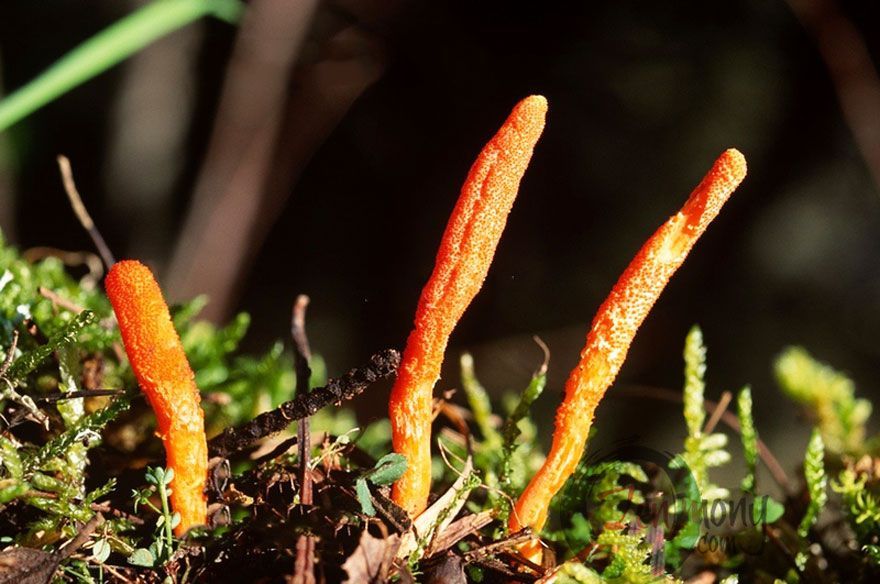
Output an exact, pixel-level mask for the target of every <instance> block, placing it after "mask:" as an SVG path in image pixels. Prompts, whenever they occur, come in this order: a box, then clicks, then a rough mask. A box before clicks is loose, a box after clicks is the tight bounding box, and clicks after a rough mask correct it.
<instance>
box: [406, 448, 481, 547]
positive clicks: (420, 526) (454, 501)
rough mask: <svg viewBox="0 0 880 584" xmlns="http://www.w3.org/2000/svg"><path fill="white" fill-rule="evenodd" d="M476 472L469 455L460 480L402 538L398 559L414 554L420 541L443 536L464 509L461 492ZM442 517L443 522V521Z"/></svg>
mask: <svg viewBox="0 0 880 584" xmlns="http://www.w3.org/2000/svg"><path fill="white" fill-rule="evenodd" d="M473 470H474V461H473V457H471V456H470V455H468V457H467V460H466V461H465V463H464V468H463V469H462V470H461V472H460V473H459V477H458V479H457V480H456V481H455V483H453V485H452V486H451V487H449V489H448V490H447V491H446V492H445V493H443V494H442V495H441V496H440V498H439V499H437V500H436V501H435V502H434V504H433V505H431V506H430V507H428V508H427V509H425V511H424V512H423V513H422V514H421V515H419V516H418V517H416V518H415V519H414V520H413V525H412V529H410V530H409V531H407V532H406V533H405V534H404V535H403V538H402V541H401V545H400V549H399V550H398V552H397V557H399V558H405V557H407V556H408V555H410V554H411V553H412V552H414V551H415V550H416V549H417V548H418V545H419V540H420V539H421V538H424V537H426V536H427V535H429V534H431V532H432V530H433V533H434V534H435V535H439V534H442V533H443V532H444V531H446V528H447V527H449V525H450V524H451V523H452V521H453V520H454V519H455V516H456V515H458V512H459V511H461V508H462V507H464V504H465V502H466V500H467V497H462V496H460V495H461V491H462V490H463V489H465V488H466V484H467V481H468V479H469V478H470V475H471V473H472V472H473ZM441 517H442V520H441Z"/></svg>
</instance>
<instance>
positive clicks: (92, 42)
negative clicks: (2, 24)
mask: <svg viewBox="0 0 880 584" xmlns="http://www.w3.org/2000/svg"><path fill="white" fill-rule="evenodd" d="M243 11H244V4H242V3H241V2H240V1H239V0H156V1H155V2H153V3H151V4H148V5H147V6H144V7H143V8H141V9H140V10H138V11H136V12H134V13H132V14H130V15H129V16H126V17H125V18H123V19H121V20H119V21H118V22H115V23H113V24H111V25H110V26H108V27H107V28H105V29H104V30H102V31H101V32H99V33H98V34H96V35H94V36H93V37H91V38H89V39H87V40H86V41H84V42H83V43H82V44H80V45H79V46H78V47H76V48H74V49H73V50H71V51H70V52H69V53H67V54H66V55H64V56H63V57H61V58H60V59H59V60H58V61H56V62H55V63H54V64H53V65H51V66H50V67H49V68H48V69H46V70H45V71H43V72H42V73H41V74H40V75H38V76H37V77H36V79H33V80H32V81H30V82H29V83H27V84H26V85H24V86H23V87H21V88H19V89H18V90H16V91H14V92H13V93H11V94H10V95H9V96H8V97H7V98H6V99H4V100H2V101H0V132H2V131H4V130H6V129H7V128H9V127H10V126H12V125H13V124H15V123H16V122H19V121H21V120H22V119H24V118H26V117H27V116H29V115H30V114H32V113H33V112H35V111H36V110H38V109H40V108H41V107H43V106H44V105H46V104H47V103H50V102H51V101H53V100H55V99H57V98H58V97H60V96H62V95H64V94H65V93H67V92H68V91H70V90H71V89H73V88H74V87H77V86H78V85H81V84H82V83H85V82H86V81H88V80H89V79H91V78H92V77H95V76H96V75H99V74H100V73H103V72H104V71H106V70H108V69H110V68H111V67H113V66H114V65H117V64H118V63H120V62H121V61H123V60H125V59H127V58H128V57H130V56H131V55H133V54H134V53H136V52H138V51H139V50H141V49H143V48H144V47H145V46H147V45H149V44H150V43H152V42H153V41H155V40H156V39H158V38H161V37H163V36H165V35H167V34H169V33H171V32H173V31H175V30H177V29H179V28H182V27H184V26H186V25H188V24H190V23H192V22H194V21H196V20H198V19H199V18H201V17H203V16H215V17H217V18H219V19H221V20H225V21H227V22H237V20H238V18H239V16H240V15H241V13H242V12H243Z"/></svg>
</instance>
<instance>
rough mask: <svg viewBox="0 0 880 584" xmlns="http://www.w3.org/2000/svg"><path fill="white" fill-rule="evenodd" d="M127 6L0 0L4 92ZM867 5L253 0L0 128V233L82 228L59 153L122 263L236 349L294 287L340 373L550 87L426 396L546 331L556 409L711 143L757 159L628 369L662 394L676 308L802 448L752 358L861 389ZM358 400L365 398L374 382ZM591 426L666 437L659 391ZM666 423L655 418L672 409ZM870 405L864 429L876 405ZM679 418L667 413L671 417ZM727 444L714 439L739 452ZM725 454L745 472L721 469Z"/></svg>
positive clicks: (399, 303)
mask: <svg viewBox="0 0 880 584" xmlns="http://www.w3.org/2000/svg"><path fill="white" fill-rule="evenodd" d="M143 4H145V2H140V1H124V2H123V1H119V0H115V1H112V2H110V1H96V0H90V1H88V2H82V1H78V2H73V1H70V0H46V1H43V2H39V3H34V2H23V1H11V2H9V1H7V2H3V3H2V5H0V78H2V88H3V90H4V91H6V92H8V91H10V90H13V89H15V88H17V87H20V86H21V85H23V84H24V83H26V82H27V81H28V80H30V79H32V78H33V77H35V76H36V75H38V74H39V73H40V72H41V71H42V70H43V69H45V68H46V67H47V66H49V65H50V64H51V63H52V62H54V61H55V60H56V59H57V58H58V57H60V56H61V55H63V54H64V53H65V52H66V51H68V50H69V49H71V48H73V47H74V46H76V45H77V44H78V43H79V42H81V41H83V40H85V39H86V38H88V37H89V36H91V35H93V34H94V33H96V32H98V31H100V30H101V29H102V28H104V27H106V26H108V25H109V24H111V23H113V22H114V21H116V20H118V19H119V18H121V17H123V16H124V15H126V14H129V13H131V12H132V11H134V10H135V9H137V8H138V7H140V6H142V5H143ZM878 17H880V7H878V3H877V2H871V1H865V0H862V1H859V0H849V1H840V0H788V1H787V2H786V1H784V0H778V1H769V2H768V1H765V0H732V1H729V2H724V3H718V2H694V1H690V2H688V1H681V2H662V3H660V2H637V1H632V0H618V1H613V2H612V1H605V2H544V3H537V2H533V3H528V4H522V5H515V4H511V3H509V2H497V1H485V2H426V1H410V2H402V1H400V0H397V1H386V2H371V1H369V0H340V1H336V2H329V1H327V2H321V1H318V0H300V1H297V2H290V1H285V0H253V1H252V2H250V3H249V7H248V10H247V12H246V13H245V15H244V17H243V19H242V21H241V22H240V24H239V25H238V26H237V27H236V26H233V25H230V24H228V23H225V22H221V21H219V20H213V19H203V20H200V21H198V22H196V23H194V24H192V25H189V26H187V27H185V28H183V29H181V30H179V31H176V32H174V33H173V34H171V35H169V36H167V37H165V38H162V39H160V40H159V41H157V42H155V43H153V44H151V45H150V46H149V47H147V48H146V49H145V50H143V51H141V52H140V53H138V54H137V55H136V56H134V57H133V58H131V59H129V60H127V61H126V62H124V63H123V64H122V65H120V66H118V67H116V68H114V69H112V70H111V71H109V72H107V73H105V74H102V75H100V76H99V77H97V78H96V79H94V80H92V81H90V82H88V83H86V84H84V85H82V86H81V87H79V88H77V89H76V90H74V91H72V92H70V93H68V94H66V95H64V96H63V97H61V98H60V99H58V100H57V101H55V102H53V103H52V104H50V105H48V106H47V107H45V108H43V109H42V110H40V111H38V112H37V113H35V114H34V115H32V116H30V117H29V118H27V119H26V120H24V121H23V122H21V123H18V124H17V125H15V126H14V127H12V128H11V129H10V130H8V131H6V132H4V133H0V227H2V230H3V233H4V237H5V238H6V240H7V241H10V242H12V243H13V244H15V245H17V246H18V247H20V248H21V249H28V248H33V247H35V246H51V247H55V248H59V249H63V250H89V251H91V250H92V246H91V243H90V241H89V240H88V238H87V237H86V235H85V233H84V232H83V230H82V229H81V228H80V226H79V224H78V223H77V221H76V219H75V217H74V215H73V213H72V212H71V211H70V209H69V207H68V204H67V201H66V199H65V197H64V194H63V190H62V188H61V183H60V180H59V176H58V172H57V167H56V163H55V157H56V155H58V154H60V153H63V154H66V155H67V156H69V157H70V159H71V161H72V163H73V168H74V173H75V175H76V178H77V182H78V186H79V189H80V191H81V193H82V194H83V198H84V200H85V202H86V204H87V206H88V208H89V209H90V211H91V213H92V215H93V217H94V218H95V220H96V222H97V224H98V226H99V227H100V229H101V231H102V232H103V234H104V237H105V238H106V239H107V241H108V243H109V245H110V247H111V248H112V249H113V250H114V252H115V253H116V255H117V257H137V258H140V259H142V260H144V261H146V262H147V263H149V264H150V265H151V266H152V267H153V268H154V269H155V270H156V272H157V273H158V274H159V278H160V280H161V282H162V284H163V286H164V287H165V289H166V291H167V294H168V296H169V299H170V300H172V301H180V300H183V299H187V298H190V297H192V296H194V295H196V294H201V293H206V294H209V295H210V297H211V299H212V301H211V304H210V305H209V307H208V309H207V311H206V313H205V316H207V317H208V318H211V319H213V320H216V321H218V322H222V321H225V320H226V319H228V318H229V317H230V315H232V314H234V313H235V312H236V311H241V310H244V311H248V312H250V313H251V314H252V316H253V325H252V328H251V332H250V333H249V335H248V337H247V346H246V347H245V348H246V349H247V350H251V351H262V350H264V349H265V348H266V347H267V346H268V345H269V344H270V343H271V342H272V341H273V340H274V339H277V338H286V337H287V334H288V332H287V331H288V324H289V314H290V307H291V302H292V300H293V298H294V297H295V295H296V294H298V293H301V292H305V293H308V294H309V295H310V296H311V297H312V305H311V307H310V312H309V332H310V336H311V341H312V346H313V349H314V350H315V351H317V352H320V353H321V354H323V355H324V356H325V358H326V359H327V362H328V367H329V370H330V373H331V374H338V373H341V372H343V371H345V370H347V369H349V368H351V367H353V366H356V365H359V364H362V363H364V362H365V361H366V360H367V358H368V356H369V355H370V354H371V353H373V352H375V351H377V350H380V349H382V348H385V347H388V346H394V347H402V345H403V343H404V341H405V339H406V335H407V334H408V332H409V329H410V325H411V321H412V316H413V312H414V309H415V305H416V302H417V299H418V295H419V292H420V290H421V287H422V285H423V284H424V283H425V281H426V279H427V277H428V275H429V274H430V272H431V269H432V266H433V258H434V253H435V251H436V246H437V244H438V242H439V238H440V235H441V233H442V231H443V229H444V227H445V223H446V219H447V217H448V213H449V211H450V210H451V209H452V206H453V204H454V202H455V200H456V197H457V195H458V190H459V188H460V186H461V183H462V181H463V179H464V177H465V175H466V174H467V171H468V168H469V166H470V164H471V162H472V161H473V159H474V158H475V156H476V154H477V152H478V151H479V149H480V148H481V147H482V145H483V144H484V143H485V141H486V140H487V139H488V138H489V137H490V136H491V135H492V134H493V133H494V131H495V130H496V129H497V128H498V126H499V125H500V123H501V122H502V121H503V119H504V118H505V117H506V115H507V114H508V112H509V111H510V109H511V107H512V106H513V105H514V104H515V103H516V101H518V100H519V99H521V98H522V97H524V96H526V95H529V94H532V93H540V94H543V95H546V96H547V98H548V100H549V102H550V112H549V117H548V125H547V128H546V130H545V133H544V136H543V138H542V140H541V142H540V143H539V145H538V147H537V150H536V153H535V156H534V159H533V161H532V164H531V167H530V169H529V171H528V172H527V174H526V177H525V179H524V181H523V183H522V188H521V191H520V195H519V199H518V201H517V204H516V206H515V208H514V211H513V213H512V215H511V216H510V220H509V223H508V226H507V230H506V232H505V236H504V239H503V240H502V242H501V245H500V247H499V249H498V254H497V256H496V259H495V263H494V265H493V268H492V271H491V273H490V274H489V278H488V280H487V282H486V284H485V286H484V289H483V291H482V293H481V294H480V295H479V297H478V298H477V299H476V300H475V302H474V303H473V304H472V306H471V308H470V309H469V311H468V312H467V314H466V316H465V318H464V320H463V321H462V322H461V324H460V326H459V327H458V329H457V330H456V333H455V335H454V337H453V338H452V340H451V344H450V351H449V353H448V365H449V367H447V371H446V373H445V374H444V378H443V380H442V381H441V382H440V384H439V385H438V390H441V389H448V388H451V387H456V386H457V384H458V382H459V380H458V373H457V371H456V369H457V367H456V363H457V357H458V355H459V354H460V353H461V351H463V350H470V351H472V352H473V353H474V355H475V359H476V365H477V373H478V375H479V376H480V377H481V379H482V381H483V383H484V385H486V386H487V387H488V388H489V389H490V391H492V392H493V394H494V395H501V394H502V393H504V392H506V391H519V390H521V389H522V388H523V387H524V386H525V384H526V383H527V382H528V379H529V377H530V375H531V372H532V371H533V370H535V369H536V368H537V367H538V365H539V364H540V361H541V352H540V351H539V349H538V348H537V346H536V345H535V344H534V343H533V341H532V340H531V336H532V335H534V334H537V335H539V336H540V337H541V338H542V339H543V340H544V341H546V342H547V344H548V345H549V346H550V350H551V354H552V356H551V361H550V371H551V376H550V385H549V387H548V391H547V392H545V394H544V396H543V397H542V398H541V400H540V401H539V403H538V406H539V408H540V409H541V416H543V420H545V422H546V423H545V425H544V427H545V428H547V430H546V432H545V438H547V439H549V435H550V430H549V428H550V420H551V416H552V411H553V409H554V408H555V406H556V404H557V403H558V401H559V397H560V393H561V387H562V384H563V382H564V379H565V377H566V375H567V373H568V371H569V370H570V369H571V367H572V366H573V365H574V364H575V363H576V361H577V355H578V352H579V350H580V348H581V346H582V345H583V340H584V336H585V334H586V331H587V327H588V325H589V322H590V320H591V319H592V316H593V314H594V312H595V310H596V308H597V307H598V306H599V304H600V303H601V301H602V300H603V299H604V297H605V295H606V294H607V293H608V291H609V290H610V288H611V286H612V285H613V284H614V282H615V281H616V279H617V277H618V275H619V274H620V272H621V271H622V270H623V269H624V267H625V266H626V265H627V263H628V262H629V260H630V259H631V257H632V256H633V254H634V253H635V252H636V250H637V249H638V248H639V246H640V245H641V243H642V242H643V241H644V240H645V239H646V238H647V237H648V235H650V234H651V233H652V232H653V230H654V229H656V227H657V226H659V225H660V223H661V222H662V221H664V220H665V219H666V218H667V217H668V216H669V215H671V214H672V213H674V212H676V211H677V210H678V208H679V207H680V205H681V204H682V203H683V201H684V200H685V198H686V197H687V195H688V193H689V192H690V190H691V189H692V188H693V187H694V186H695V185H696V184H697V182H699V180H700V179H701V177H702V176H703V174H704V173H705V172H706V171H707V170H708V168H709V167H710V165H711V163H712V162H713V160H714V159H715V158H716V157H717V155H718V154H719V153H720V152H721V151H722V150H724V149H725V148H728V147H736V148H739V149H740V150H741V151H743V152H744V153H745V155H746V157H747V158H748V161H749V177H748V178H747V180H746V181H745V183H744V184H743V186H742V187H741V188H740V189H739V191H737V193H736V195H735V196H734V197H733V198H732V199H731V201H730V202H729V204H728V205H727V206H726V208H725V209H724V211H723V212H722V214H721V215H720V216H719V218H718V219H717V220H716V222H715V223H714V224H713V225H712V227H711V228H710V229H709V231H708V233H707V234H706V235H705V237H704V238H703V239H702V240H701V241H700V243H699V245H697V247H696V248H695V250H694V252H693V253H692V254H691V257H690V258H689V259H688V261H687V262H686V263H685V265H684V266H683V268H682V269H681V270H680V271H679V273H678V274H677V275H676V276H675V278H674V279H673V281H672V282H671V284H670V285H669V287H668V288H667V290H666V291H665V293H664V295H663V297H662V298H661V300H660V302H659V303H658V304H657V305H656V307H655V309H654V311H653V313H652V314H651V316H650V317H649V318H648V320H647V321H646V322H645V324H644V326H643V328H642V330H641V331H640V333H639V336H638V337H637V339H636V342H635V343H634V344H633V347H632V350H631V353H630V357H629V359H628V361H627V364H626V365H625V367H624V369H623V371H622V372H621V375H620V377H619V379H618V383H617V386H618V387H620V388H626V387H630V388H631V387H633V386H651V387H664V388H672V389H675V390H676V391H679V389H678V388H680V387H681V385H682V366H683V365H682V357H681V352H682V345H683V342H684V337H685V334H686V332H687V330H688V329H689V328H690V326H691V325H693V324H694V323H699V324H700V325H701V327H702V328H703V331H704V335H705V339H706V342H707V344H708V348H709V368H708V382H709V390H708V394H707V395H708V396H711V397H714V398H716V399H717V397H718V395H719V394H720V393H721V392H722V391H724V390H736V389H738V388H740V387H741V386H742V385H744V384H747V383H748V384H751V385H752V387H753V394H754V396H755V409H756V417H757V424H758V429H759V431H760V432H761V433H762V435H763V436H764V437H765V439H767V440H768V442H769V443H770V445H771V449H774V451H776V453H777V455H778V456H779V457H780V458H782V459H783V461H784V462H785V461H792V460H800V457H801V455H802V452H803V448H804V445H805V444H806V440H807V435H808V429H809V426H808V424H806V423H802V422H799V421H798V412H797V410H796V408H795V407H794V406H792V405H791V404H790V403H789V402H787V401H786V400H784V399H783V398H782V397H781V395H780V393H779V391H778V389H777V388H776V386H775V382H774V381H773V374H772V361H773V359H774V357H775V356H776V355H777V354H778V353H779V351H780V350H781V349H782V348H783V347H785V346H787V345H789V344H800V345H803V346H805V347H806V348H807V349H808V350H809V351H811V352H812V353H813V354H814V355H815V356H817V357H818V358H820V359H822V360H824V361H827V362H829V363H831V364H833V365H834V366H835V367H837V368H839V369H842V370H844V371H846V372H848V373H850V374H851V375H852V376H853V377H854V378H855V380H856V382H857V387H858V391H859V395H861V396H865V397H874V398H875V399H876V398H878V397H880V394H878V391H877V388H878V387H880V384H878V383H877V382H876V379H877V377H878V374H880V342H878V340H877V333H876V331H877V330H878V329H880V188H878V180H880V84H878V81H877V67H876V63H878V62H880V61H878V59H880V27H878V22H880V21H878ZM381 391H382V390H376V393H375V395H374V399H362V400H360V401H356V402H355V404H354V405H355V406H356V407H359V408H361V411H362V414H363V416H364V417H366V418H368V419H369V418H373V417H378V416H382V415H384V405H383V403H384V395H381ZM598 417H599V426H598V428H599V435H600V437H601V438H602V440H605V441H606V442H607V443H612V442H614V441H615V440H618V439H621V438H626V437H631V436H632V435H635V434H638V435H639V436H641V437H642V439H643V440H647V441H648V443H650V444H652V445H656V446H658V447H661V448H669V449H673V448H676V445H677V444H680V438H681V436H680V435H684V433H685V427H684V424H683V421H682V419H681V417H680V406H679V405H677V404H671V403H665V402H661V401H655V400H654V399H653V398H651V397H645V396H642V397H639V398H637V399H633V398H631V397H627V394H626V391H625V390H624V389H621V390H620V391H618V392H614V391H612V392H611V393H609V396H608V399H606V401H605V402H604V403H603V405H602V406H601V407H600V409H599V413H598ZM671 424H672V427H673V428H675V429H676V430H675V431H672V432H670V427H671ZM874 428H876V425H875V426H874ZM679 434H680V435H679ZM734 450H735V449H734ZM736 476H739V475H736Z"/></svg>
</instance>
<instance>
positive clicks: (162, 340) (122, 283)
mask: <svg viewBox="0 0 880 584" xmlns="http://www.w3.org/2000/svg"><path fill="white" fill-rule="evenodd" d="M105 287H106V289H107V296H108V297H109V298H110V303H111V304H112V305H113V311H114V312H115V313H116V319H117V320H118V321H119V330H120V332H121V333H122V341H123V343H124V344H125V352H126V354H127V355H128V360H129V362H130V363H131V368H132V370H134V374H135V376H136V377H137V380H138V384H139V385H140V387H141V390H142V391H143V392H144V394H145V395H146V397H147V400H148V401H149V403H150V406H151V407H152V408H153V411H154V412H155V413H156V420H157V429H158V434H159V437H160V438H161V439H162V442H163V444H164V445H165V454H166V457H167V466H168V468H170V469H173V470H174V480H173V481H172V482H171V490H172V492H171V505H172V507H173V509H174V510H175V511H177V512H178V513H180V523H179V524H178V526H177V527H176V528H175V533H176V534H177V535H178V536H180V535H182V534H184V533H185V532H186V531H187V530H188V529H189V528H190V527H192V526H194V525H204V524H205V523H206V522H207V521H206V520H207V503H206V499H205V494H204V490H205V482H206V479H207V474H208V445H207V441H206V438H205V424H204V416H203V413H202V409H201V407H200V405H199V402H200V398H199V390H198V388H197V387H196V383H195V376H194V375H193V371H192V369H191V368H190V365H189V361H187V358H186V354H185V353H184V352H183V345H182V344H181V342H180V337H179V336H178V334H177V331H175V330H174V325H173V324H172V322H171V315H170V314H169V312H168V306H167V305H166V304H165V300H164V298H163V297H162V291H161V290H160V289H159V284H158V283H157V282H156V279H155V278H154V277H153V274H152V273H151V272H150V270H149V268H147V267H146V266H145V265H143V264H142V263H140V262H138V261H134V260H126V261H122V262H118V263H116V264H114V265H113V267H112V268H111V269H110V273H109V274H108V275H107V279H106V281H105Z"/></svg>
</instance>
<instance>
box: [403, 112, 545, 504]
mask: <svg viewBox="0 0 880 584" xmlns="http://www.w3.org/2000/svg"><path fill="white" fill-rule="evenodd" d="M546 113H547V100H546V99H544V98H543V97H541V96H537V95H534V96H531V97H527V98H526V99H524V100H522V101H521V102H520V103H518V104H517V105H516V107H514V109H513V111H512V112H511V114H510V116H509V117H508V118H507V121H505V122H504V125H503V126H502V127H501V129H500V130H499V131H498V133H497V134H496V135H495V137H494V138H492V139H491V140H490V141H489V143H488V144H487V145H486V146H485V148H483V150H482V152H480V155H479V156H478V157H477V160H476V162H474V165H473V166H472V167H471V170H470V173H469V174H468V177H467V180H466V181H465V183H464V187H463V188H462V190H461V195H460V196H459V199H458V202H457V203H456V205H455V209H453V211H452V215H451V217H450V218H449V223H448V224H447V226H446V231H445V232H444V234H443V239H442V240H441V242H440V249H439V250H438V252H437V260H436V263H435V266H434V272H433V273H432V274H431V278H430V279H429V280H428V283H427V284H426V285H425V288H424V289H423V290H422V295H421V298H420V299H419V305H418V309H417V311H416V317H415V328H414V329H413V331H412V333H411V334H410V335H409V338H408V339H407V342H406V349H405V350H404V353H403V359H402V361H401V365H400V369H399V371H398V376H397V381H396V383H395V384H394V389H393V390H392V392H391V401H390V404H389V410H390V418H391V429H392V442H393V446H394V451H395V452H398V453H400V454H403V455H404V456H406V459H407V469H406V472H405V473H404V475H403V476H402V477H401V478H400V480H398V481H397V482H396V483H395V484H394V489H393V493H392V496H393V499H394V501H395V502H396V503H397V504H398V505H400V506H401V507H403V508H404V509H406V510H407V511H408V512H409V513H410V515H413V516H415V515H418V514H419V513H421V512H422V511H423V510H424V509H425V506H426V505H427V502H428V494H429V492H430V488H431V418H432V411H431V410H432V399H431V398H432V392H433V389H434V384H435V383H436V382H437V379H438V378H439V377H440V365H441V364H442V363H443V354H444V352H445V350H446V344H447V341H448V339H449V335H450V334H451V333H452V330H453V329H454V328H455V325H456V323H457V322H458V320H459V319H460V318H461V316H462V314H463V313H464V311H465V309H467V307H468V305H469V304H470V303H471V300H473V298H474V296H476V294H477V292H479V290H480V287H481V286H482V285H483V281H484V280H485V279H486V273H487V272H488V271H489V265H490V264H491V263H492V257H493V256H494V254H495V248H496V247H497V245H498V240H499V239H500V238H501V233H502V231H504V226H505V224H506V222H507V215H508V214H509V213H510V209H511V206H512V205H513V201H514V199H515V198H516V194H517V190H518V189H519V183H520V180H521V179H522V176H523V174H524V173H525V170H526V167H527V166H528V164H529V160H530V159H531V156H532V150H533V149H534V146H535V143H536V142H537V141H538V138H539V137H540V136H541V132H542V130H543V129H544V118H545V115H546Z"/></svg>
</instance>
